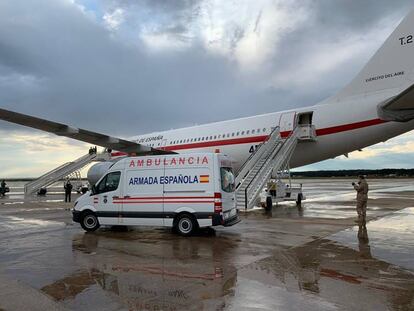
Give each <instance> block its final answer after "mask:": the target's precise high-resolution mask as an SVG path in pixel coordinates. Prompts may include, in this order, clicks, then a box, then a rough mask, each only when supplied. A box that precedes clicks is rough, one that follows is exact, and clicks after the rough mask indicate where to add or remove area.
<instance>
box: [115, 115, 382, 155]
mask: <svg viewBox="0 0 414 311" xmlns="http://www.w3.org/2000/svg"><path fill="white" fill-rule="evenodd" d="M386 122H387V121H383V120H380V119H372V120H367V121H361V122H355V123H349V124H342V125H337V126H332V127H326V128H321V129H317V130H316V135H317V136H324V135H330V134H336V133H340V132H346V131H351V130H356V129H359V128H364V127H368V126H373V125H379V124H383V123H386ZM290 133H291V131H284V132H280V136H281V137H282V138H286V137H287V136H289V134H290ZM267 137H268V136H267V135H260V136H253V137H243V138H231V139H225V140H215V141H205V142H197V143H190V144H182V145H173V146H166V147H162V148H159V149H162V150H169V151H176V150H181V149H197V148H207V147H218V146H228V145H241V144H250V143H262V142H263V141H265V139H266V138H267ZM115 155H116V156H118V155H126V153H122V152H113V153H112V156H115Z"/></svg>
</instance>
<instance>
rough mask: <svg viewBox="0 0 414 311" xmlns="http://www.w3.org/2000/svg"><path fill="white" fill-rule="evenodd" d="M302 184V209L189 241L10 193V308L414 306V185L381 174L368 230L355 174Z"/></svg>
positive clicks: (1, 206) (1, 304)
mask: <svg viewBox="0 0 414 311" xmlns="http://www.w3.org/2000/svg"><path fill="white" fill-rule="evenodd" d="M301 182H302V183H303V187H304V191H305V193H306V196H307V197H308V200H307V201H305V202H304V203H303V206H302V207H301V208H297V207H296V206H295V205H294V204H292V203H289V204H280V205H278V206H275V207H274V208H273V211H272V212H270V213H265V212H264V211H263V210H254V211H249V212H245V213H242V215H241V217H242V222H241V223H240V224H238V225H236V226H234V227H231V228H216V229H215V230H205V231H203V232H201V233H199V234H198V235H197V236H194V237H190V238H182V237H179V236H177V235H174V234H172V233H171V232H170V230H168V229H160V228H143V227H138V228H133V229H131V230H128V231H122V230H111V229H109V228H104V229H101V230H99V231H97V232H95V233H92V234H86V233H84V232H83V231H82V229H81V228H80V226H79V225H78V224H74V223H72V221H71V215H70V212H69V210H68V209H69V208H70V206H71V205H70V204H65V203H63V202H62V198H61V196H59V195H52V196H48V197H46V198H43V199H42V200H40V201H39V200H37V198H36V197H27V198H21V197H19V198H7V197H6V198H3V199H0V287H1V284H3V286H6V285H5V284H8V287H9V288H10V291H11V290H12V289H13V290H14V292H15V293H16V295H8V296H6V295H5V294H4V295H2V288H0V310H6V311H8V310H18V309H19V310H23V309H25V310H35V309H36V308H35V307H36V306H38V305H40V302H41V301H42V305H41V306H39V308H38V309H39V310H40V309H42V310H45V309H48V307H45V305H47V303H48V301H49V302H50V305H51V306H53V308H55V309H56V308H61V309H68V310H203V309H204V310H414V239H413V236H414V235H413V234H414V227H413V226H414V196H413V194H414V183H413V180H410V179H399V180H394V179H392V180H390V179H387V180H370V181H369V182H370V186H371V189H372V191H371V192H370V201H369V208H368V215H369V221H368V222H367V224H366V226H358V225H355V223H354V219H355V210H354V201H353V199H354V196H355V194H354V192H353V190H352V189H351V187H350V185H349V184H350V182H351V181H350V180H345V179H335V180H329V179H328V180H326V179H325V180H323V179H321V180H309V179H307V180H302V181H301ZM36 294H37V295H39V297H41V299H40V298H39V299H38V298H36ZM21 297H26V298H25V299H26V300H24V299H23V298H21ZM31 297H33V298H31ZM42 299H43V300H42ZM45 299H47V300H48V301H46V300H45ZM26 301H27V302H26ZM18 302H19V303H20V305H19V304H17V303H18ZM28 303H30V305H27V306H26V308H23V307H22V305H24V304H28ZM16 306H17V307H16ZM19 306H20V307H19Z"/></svg>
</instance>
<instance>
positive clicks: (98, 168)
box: [87, 161, 115, 187]
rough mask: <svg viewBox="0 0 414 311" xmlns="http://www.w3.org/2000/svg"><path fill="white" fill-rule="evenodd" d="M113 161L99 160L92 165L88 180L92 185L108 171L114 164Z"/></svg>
mask: <svg viewBox="0 0 414 311" xmlns="http://www.w3.org/2000/svg"><path fill="white" fill-rule="evenodd" d="M114 163H115V162H113V161H106V162H99V163H96V164H94V165H92V166H91V168H90V169H89V170H88V175H87V178H88V181H89V184H90V185H91V187H92V186H93V185H95V184H96V182H97V181H98V180H99V179H100V178H101V177H102V176H103V175H105V173H106V172H107V171H108V169H109V168H110V167H111V166H112V165H114Z"/></svg>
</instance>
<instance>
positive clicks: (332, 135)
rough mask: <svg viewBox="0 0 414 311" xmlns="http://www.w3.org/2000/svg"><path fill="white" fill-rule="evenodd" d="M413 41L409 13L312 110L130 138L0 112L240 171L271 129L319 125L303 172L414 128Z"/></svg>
mask: <svg viewBox="0 0 414 311" xmlns="http://www.w3.org/2000/svg"><path fill="white" fill-rule="evenodd" d="M413 36H414V11H411V12H410V13H409V14H408V15H407V16H406V17H405V18H404V20H403V21H402V22H401V23H400V25H399V26H398V27H397V28H396V30H395V31H394V32H393V33H392V34H391V35H390V36H389V38H388V39H387V40H386V41H385V43H384V44H383V46H382V47H381V48H380V49H379V50H378V51H377V53H376V54H375V55H374V56H373V57H372V58H371V60H370V61H369V62H368V63H367V64H366V66H365V67H364V68H363V69H362V71H361V72H360V73H359V74H358V75H357V76H356V77H355V78H354V79H353V80H352V81H351V82H350V83H349V84H348V85H347V86H346V87H345V88H343V89H342V90H341V91H340V92H338V93H337V94H336V95H335V96H333V97H331V98H328V99H326V100H324V101H322V102H321V103H319V104H317V105H314V106H310V107H305V108H298V109H293V110H288V111H281V112H275V113H268V114H263V115H257V116H252V117H247V118H241V119H234V120H229V121H223V122H216V123H210V124H205V125H199V126H192V127H187V128H182V129H176V130H169V131H163V132H156V133H151V134H147V135H139V136H135V137H132V138H130V139H120V138H116V137H111V136H108V135H104V134H100V133H95V132H91V131H87V130H83V129H78V128H74V127H71V126H68V125H65V124H60V123H56V122H51V121H47V120H43V119H39V118H36V117H32V116H28V115H23V114H20V113H16V112H12V111H8V110H4V109H0V119H3V120H6V121H9V122H13V123H17V124H21V125H25V126H29V127H33V128H36V129H40V130H44V131H47V132H50V133H54V134H56V135H60V136H66V137H70V138H74V139H77V140H80V141H84V142H88V143H92V144H94V145H99V146H103V147H106V148H109V149H112V150H117V151H119V152H123V153H130V154H135V155H147V154H163V153H170V152H177V153H184V152H186V153H187V152H204V151H207V152H215V151H217V149H218V150H219V151H220V152H222V153H225V154H227V155H229V156H231V157H232V158H233V160H234V166H235V168H236V170H237V168H238V167H240V165H242V164H243V163H244V162H245V160H246V159H247V158H248V157H249V155H250V153H251V152H252V150H254V148H255V145H257V144H260V143H261V142H263V141H264V140H265V139H266V137H267V136H268V135H269V134H270V133H271V130H272V129H273V128H274V127H277V126H279V127H280V131H281V135H282V137H286V136H287V135H288V134H289V133H290V131H292V129H293V128H294V126H296V124H311V125H313V126H314V127H315V128H316V135H317V140H316V141H313V142H301V143H299V144H298V145H297V147H296V149H295V152H294V154H293V156H292V159H291V162H290V166H291V167H292V168H293V167H299V166H303V165H306V164H310V163H315V162H319V161H322V160H326V159H329V158H334V157H337V156H339V155H342V154H347V153H349V152H352V151H355V150H359V149H362V148H365V147H367V146H370V145H373V144H377V143H379V142H383V141H386V140H388V139H390V138H392V137H395V136H398V135H400V134H402V133H405V132H408V131H410V130H412V129H414V121H413V119H414V37H413ZM114 155H117V154H116V153H115V154H114ZM98 165H99V164H98Z"/></svg>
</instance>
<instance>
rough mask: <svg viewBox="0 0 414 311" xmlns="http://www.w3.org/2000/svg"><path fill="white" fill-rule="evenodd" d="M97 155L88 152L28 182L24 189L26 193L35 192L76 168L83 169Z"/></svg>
mask: <svg viewBox="0 0 414 311" xmlns="http://www.w3.org/2000/svg"><path fill="white" fill-rule="evenodd" d="M96 157H97V154H96V153H92V154H86V155H84V156H82V157H80V158H78V159H76V160H75V161H72V162H67V163H65V164H63V165H61V166H59V167H57V168H55V169H53V170H51V171H49V172H47V173H46V174H43V175H42V176H40V177H39V178H37V179H36V180H34V181H32V182H30V183H28V184H26V185H25V187H24V190H25V193H33V192H35V191H37V190H39V189H40V188H41V187H46V186H49V185H51V184H53V183H54V182H56V181H58V180H60V179H61V178H64V177H65V176H68V175H70V174H71V173H73V172H74V171H76V170H79V169H81V168H82V167H84V166H85V165H87V164H88V163H90V162H92V161H93V160H94V159H95V158H96Z"/></svg>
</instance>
